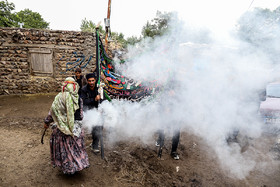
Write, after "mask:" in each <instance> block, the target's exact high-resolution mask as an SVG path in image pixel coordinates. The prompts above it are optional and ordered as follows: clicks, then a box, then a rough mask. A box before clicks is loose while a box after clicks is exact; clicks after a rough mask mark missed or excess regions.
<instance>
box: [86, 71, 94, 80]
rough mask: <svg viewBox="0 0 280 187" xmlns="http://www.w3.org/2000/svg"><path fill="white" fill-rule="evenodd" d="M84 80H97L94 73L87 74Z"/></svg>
mask: <svg viewBox="0 0 280 187" xmlns="http://www.w3.org/2000/svg"><path fill="white" fill-rule="evenodd" d="M86 78H87V79H89V78H95V79H96V78H97V75H96V73H95V72H94V73H89V74H87V75H86Z"/></svg>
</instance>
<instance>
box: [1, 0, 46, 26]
mask: <svg viewBox="0 0 280 187" xmlns="http://www.w3.org/2000/svg"><path fill="white" fill-rule="evenodd" d="M0 10H1V12H0V27H19V23H23V28H37V29H46V28H48V26H49V23H47V22H46V21H44V19H43V18H42V17H41V15H40V14H39V13H37V12H32V11H31V10H29V9H24V10H22V11H20V12H15V13H13V12H12V11H13V10H15V5H14V4H13V3H9V2H8V1H7V0H5V1H0Z"/></svg>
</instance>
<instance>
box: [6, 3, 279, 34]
mask: <svg viewBox="0 0 280 187" xmlns="http://www.w3.org/2000/svg"><path fill="white" fill-rule="evenodd" d="M111 1H112V3H111V30H112V31H113V32H122V33H123V34H124V35H125V37H129V36H132V35H134V36H140V34H141V29H142V27H143V26H144V25H145V23H146V22H147V21H148V20H151V19H153V18H154V17H155V16H156V12H157V10H159V11H161V12H170V11H176V12H178V15H179V17H180V18H181V19H183V20H187V21H188V22H190V23H192V24H195V25H196V26H203V27H207V28H210V29H212V30H216V31H224V30H228V29H229V28H231V27H232V26H233V25H234V23H235V20H236V19H237V18H238V17H239V16H240V15H242V13H244V12H245V11H247V10H251V9H253V8H254V7H261V8H269V9H271V10H274V9H275V8H277V7H278V6H280V0H172V1H170V0H169V1H167V0H111ZM8 2H13V3H14V4H15V7H16V11H17V12H18V11H20V10H23V9H25V8H29V9H31V10H32V11H33V12H38V13H40V14H41V15H42V17H43V18H44V20H45V21H47V22H49V23H50V29H53V30H74V31H79V30H80V25H81V21H82V20H83V19H84V18H86V19H87V20H92V21H93V22H94V23H96V24H97V23H98V22H101V24H102V25H104V18H105V17H107V7H108V0H80V1H76V0H48V1H39V0H8ZM251 4H252V5H251ZM250 5H251V6H250ZM249 7H250V8H249Z"/></svg>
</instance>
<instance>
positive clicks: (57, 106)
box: [44, 77, 90, 174]
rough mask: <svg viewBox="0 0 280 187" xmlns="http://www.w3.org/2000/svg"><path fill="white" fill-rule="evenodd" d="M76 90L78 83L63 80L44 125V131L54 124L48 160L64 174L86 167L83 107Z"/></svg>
mask: <svg viewBox="0 0 280 187" xmlns="http://www.w3.org/2000/svg"><path fill="white" fill-rule="evenodd" d="M78 90H79V85H78V83H77V82H75V80H74V79H73V78H71V77H68V78H66V79H65V81H64V82H63V87H62V91H61V92H60V93H59V94H58V95H57V96H56V97H55V99H54V101H53V103H52V106H51V109H50V112H49V114H48V116H47V117H46V118H45V124H44V127H45V128H48V127H49V125H50V123H52V122H54V123H53V125H52V134H51V138H50V150H51V161H52V164H53V166H54V167H56V166H58V167H60V168H61V170H62V171H63V173H65V174H74V173H75V172H77V171H81V170H83V169H84V168H87V167H89V166H90V164H89V160H88V155H87V153H86V150H85V143H84V130H83V129H82V119H83V104H82V99H80V98H79V95H78Z"/></svg>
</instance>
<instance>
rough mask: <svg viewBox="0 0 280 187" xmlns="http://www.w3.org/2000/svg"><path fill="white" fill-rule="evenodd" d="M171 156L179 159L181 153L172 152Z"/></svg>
mask: <svg viewBox="0 0 280 187" xmlns="http://www.w3.org/2000/svg"><path fill="white" fill-rule="evenodd" d="M171 157H172V158H173V159H174V160H179V159H180V158H179V154H178V153H177V152H172V153H171Z"/></svg>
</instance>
